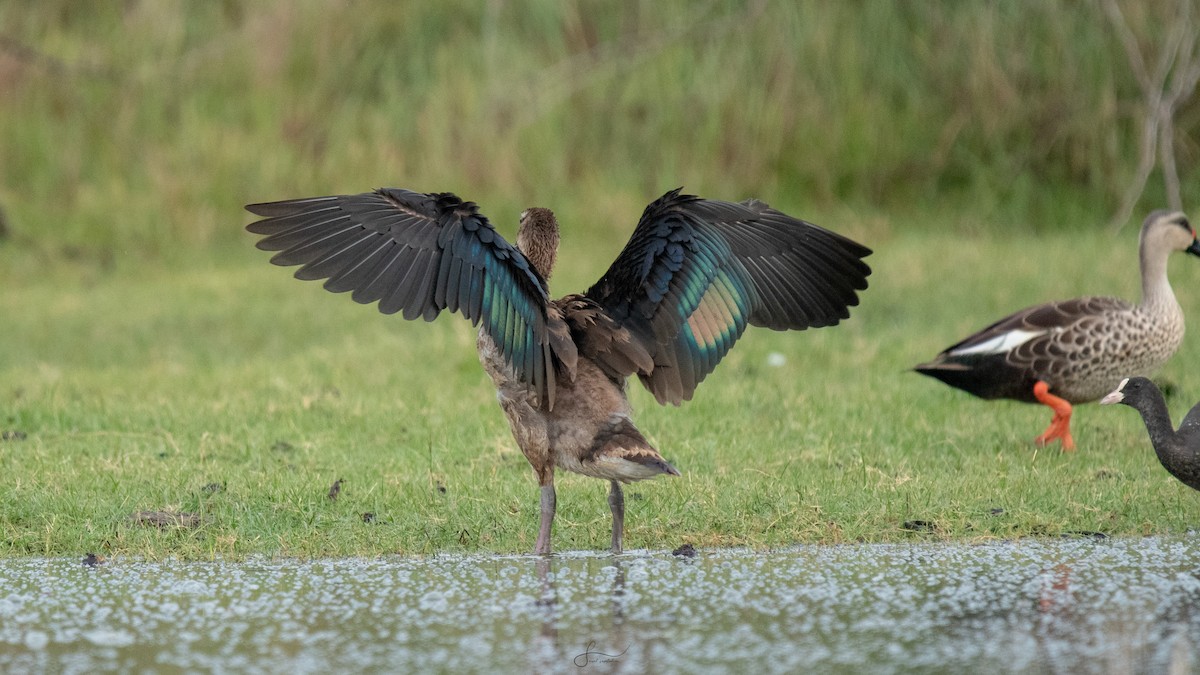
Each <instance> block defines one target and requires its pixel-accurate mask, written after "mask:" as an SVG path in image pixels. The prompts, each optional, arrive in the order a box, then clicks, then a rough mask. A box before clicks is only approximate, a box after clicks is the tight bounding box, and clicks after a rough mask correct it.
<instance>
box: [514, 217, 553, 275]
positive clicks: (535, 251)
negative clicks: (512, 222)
mask: <svg viewBox="0 0 1200 675" xmlns="http://www.w3.org/2000/svg"><path fill="white" fill-rule="evenodd" d="M517 248H518V249H520V250H521V253H523V254H525V257H526V258H527V259H528V260H529V262H530V263H531V264H532V265H533V269H534V270H536V271H537V273H538V274H540V275H541V277H542V278H543V279H545V280H546V281H549V280H550V274H551V273H552V272H553V271H554V261H555V260H556V259H557V257H558V220H557V219H555V217H554V212H553V211H551V210H550V209H543V208H541V207H537V206H535V207H532V208H528V209H525V210H524V211H522V212H521V227H520V229H518V230H517Z"/></svg>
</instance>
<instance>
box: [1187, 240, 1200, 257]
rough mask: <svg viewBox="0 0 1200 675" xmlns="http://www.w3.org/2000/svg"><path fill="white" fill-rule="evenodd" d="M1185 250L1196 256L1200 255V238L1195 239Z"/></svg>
mask: <svg viewBox="0 0 1200 675" xmlns="http://www.w3.org/2000/svg"><path fill="white" fill-rule="evenodd" d="M1184 250H1185V251H1186V252H1188V253H1191V254H1192V255H1194V256H1200V239H1193V240H1192V245H1191V246H1189V247H1187V248H1186V249H1184Z"/></svg>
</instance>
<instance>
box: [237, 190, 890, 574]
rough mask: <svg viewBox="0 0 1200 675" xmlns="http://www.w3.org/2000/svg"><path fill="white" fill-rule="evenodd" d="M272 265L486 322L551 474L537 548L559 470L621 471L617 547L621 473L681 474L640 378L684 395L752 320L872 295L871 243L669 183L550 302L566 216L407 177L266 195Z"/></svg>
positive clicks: (780, 322)
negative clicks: (641, 401)
mask: <svg viewBox="0 0 1200 675" xmlns="http://www.w3.org/2000/svg"><path fill="white" fill-rule="evenodd" d="M246 208H247V210H249V211H250V212H252V213H254V214H257V215H259V216H264V217H265V218H266V219H265V220H260V221H258V222H255V223H252V224H250V225H249V226H247V229H248V230H250V231H251V232H253V233H255V234H260V235H265V238H264V239H262V240H260V241H259V242H258V247H259V248H260V249H264V250H268V251H280V253H278V254H276V255H275V256H274V257H273V258H272V259H271V262H273V263H275V264H277V265H303V266H302V267H301V268H300V269H299V270H297V272H296V277H297V278H299V279H328V281H326V282H325V288H326V289H328V290H330V291H333V292H336V293H340V292H346V291H350V292H351V297H352V298H353V299H354V300H356V301H358V302H360V303H371V302H376V301H378V302H379V310H380V311H381V312H384V313H385V314H391V313H394V312H401V313H402V314H403V316H404V318H406V319H416V318H418V317H420V318H423V319H425V320H426V321H432V320H433V319H434V317H436V316H437V315H438V314H439V313H440V312H441V311H442V310H443V309H448V310H450V311H452V312H459V313H461V314H462V315H463V316H465V317H466V318H467V319H469V320H470V321H471V322H472V323H473V324H476V325H478V326H479V339H478V341H477V347H478V350H479V358H480V360H481V361H482V362H483V366H484V369H485V370H486V371H487V373H488V374H489V375H490V376H491V378H492V381H493V382H494V383H495V385H496V389H497V398H498V399H499V402H500V407H501V408H502V409H503V410H504V413H505V415H506V416H507V417H508V421H509V424H510V426H511V427H512V433H513V436H514V437H515V439H516V441H517V445H519V446H520V448H521V451H522V452H523V453H524V454H525V457H526V458H527V459H528V460H529V463H530V464H532V465H533V470H534V473H535V474H536V475H537V479H538V483H539V484H540V485H541V526H540V528H539V529H538V536H537V543H536V545H535V547H534V552H535V553H539V554H547V553H549V552H550V529H551V524H552V522H553V519H554V509H555V493H554V469H555V467H558V468H562V469H566V470H568V471H574V472H576V473H581V474H584V475H587V476H594V477H596V478H601V479H604V480H608V481H609V482H610V483H611V488H610V492H609V496H608V503H609V507H610V509H611V510H612V517H613V530H612V550H613V551H614V552H620V551H621V544H622V532H623V525H624V513H625V510H624V497H623V494H622V491H621V483H628V482H631V481H636V480H642V479H645V478H652V477H654V476H657V475H659V474H670V475H676V476H677V475H679V472H678V471H676V470H675V468H674V467H672V466H671V465H670V464H668V463H667V462H666V461H665V460H664V459H663V457H662V455H660V454H659V452H658V450H656V449H655V448H654V447H653V446H652V445H651V444H650V443H649V442H648V441H647V440H646V438H645V437H644V436H643V435H642V433H641V432H640V431H639V430H638V429H637V427H635V426H634V424H633V419H632V411H631V409H630V406H629V402H628V401H627V400H626V397H625V380H626V378H627V377H629V376H631V375H637V376H638V378H639V379H640V380H641V381H642V384H644V385H645V386H646V388H647V389H649V390H650V391H651V392H652V393H653V394H654V396H655V398H656V399H658V401H659V403H662V404H666V403H673V404H676V405H678V404H679V403H680V402H682V401H684V400H688V399H691V398H692V394H693V392H694V391H695V389H696V385H698V384H699V383H700V382H701V381H702V380H703V379H704V378H705V376H707V375H708V374H709V373H710V372H712V370H713V369H714V368H715V367H716V365H717V363H718V362H719V361H720V360H721V358H722V357H723V356H725V354H726V353H727V352H728V351H729V349H730V348H731V347H732V346H733V343H734V342H735V341H736V340H737V339H738V337H740V336H741V334H742V332H743V331H744V330H745V329H746V327H747V326H748V325H756V326H765V327H767V328H772V329H775V330H788V329H795V330H802V329H804V328H815V327H819V326H829V325H833V324H836V323H837V322H838V321H839V320H841V319H844V318H846V317H848V316H849V309H848V308H849V307H850V306H853V305H857V304H858V295H857V293H856V292H857V291H861V290H863V289H865V288H866V287H867V276H868V275H869V274H870V271H871V270H870V268H869V267H868V266H867V265H866V264H865V263H864V262H863V261H862V260H861V259H862V258H864V257H866V256H867V255H868V254H870V253H871V251H870V249H868V248H866V247H864V246H861V245H859V244H857V243H855V242H853V241H851V240H850V239H847V238H845V237H843V236H841V235H838V234H835V233H833V232H830V231H828V230H825V229H822V228H820V227H817V226H816V225H813V224H811V223H808V222H805V221H803V220H799V219H796V218H792V217H791V216H788V215H786V214H784V213H781V212H779V211H776V210H775V209H772V208H770V207H769V206H767V205H766V204H764V203H762V202H759V201H755V200H749V201H746V202H743V203H740V204H734V203H729V202H721V201H712V200H706V199H700V198H698V197H694V196H689V195H684V194H680V191H679V190H673V191H671V192H668V193H667V194H666V195H664V196H663V197H662V198H660V199H658V200H657V201H655V202H654V203H652V204H650V205H649V206H648V207H647V208H646V210H645V213H643V215H642V218H641V221H640V222H639V223H638V225H637V227H636V228H635V229H634V232H633V235H632V237H631V238H630V240H629V243H628V244H626V246H625V248H624V250H623V251H622V252H621V253H620V255H619V256H617V259H616V261H614V262H613V263H612V265H611V266H610V267H609V269H608V271H607V272H605V274H604V276H603V277H601V278H600V280H599V281H598V282H596V284H595V285H594V286H592V287H591V288H590V289H589V290H588V291H587V292H586V293H583V294H579V295H568V296H566V297H563V298H561V299H559V300H550V298H549V295H548V284H547V282H548V281H549V279H550V275H551V273H552V272H553V269H554V261H555V256H556V253H557V250H558V241H559V233H558V222H557V221H556V220H555V217H554V214H553V213H551V212H550V210H548V209H544V208H531V209H528V210H526V211H525V212H524V213H522V214H521V222H520V229H519V230H518V232H517V245H516V247H513V246H512V245H510V244H509V243H508V242H506V241H505V240H504V239H503V238H502V237H501V236H500V235H499V234H497V233H496V231H495V230H494V229H493V227H492V225H491V223H489V222H488V220H487V218H485V217H484V216H483V215H481V214H480V213H479V211H478V209H477V207H476V206H475V204H473V203H471V202H464V201H462V200H461V199H459V198H458V197H456V196H455V195H453V194H450V193H445V192H443V193H434V194H423V193H419V192H412V191H409V190H403V189H395V188H388V189H379V190H376V191H374V192H371V193H366V194H359V195H344V196H334V197H317V198H312V199H295V200H288V201H281V202H274V203H268V204H252V205H249V206H247V207H246Z"/></svg>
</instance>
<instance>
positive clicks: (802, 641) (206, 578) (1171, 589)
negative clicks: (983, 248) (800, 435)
mask: <svg viewBox="0 0 1200 675" xmlns="http://www.w3.org/2000/svg"><path fill="white" fill-rule="evenodd" d="M1197 645H1200V537H1189V538H1185V539H1153V538H1152V539H1137V540H1104V541H1093V540H1064V541H1022V542H1016V543H994V544H986V545H943V544H912V545H857V546H811V547H810V546H806V547H798V548H793V549H787V550H782V551H776V552H771V553H755V552H748V551H738V550H720V551H703V550H701V551H699V552H698V555H697V556H696V557H695V558H684V557H674V556H672V555H671V554H669V553H663V552H655V553H646V552H640V553H632V554H626V555H624V556H616V557H614V556H610V555H606V554H605V555H601V554H566V555H559V556H555V557H554V558H553V559H551V560H544V559H538V558H534V557H524V556H502V557H495V556H479V555H473V556H464V555H441V556H434V557H427V558H399V557H392V558H383V559H377V560H333V561H312V562H298V561H278V562H277V561H269V562H268V561H257V562H248V563H237V564H235V563H186V564H185V563H167V564H157V563H144V562H135V561H119V560H118V561H110V562H107V563H105V564H103V565H100V566H98V567H89V566H86V565H84V564H82V563H81V562H80V560H79V559H71V560H63V559H18V560H8V561H0V672H6V673H7V672H38V671H42V672H66V673H74V672H90V671H122V672H154V671H178V670H180V669H183V670H192V671H206V672H211V671H218V672H220V671H228V672H239V673H255V672H288V673H311V672H359V671H374V672H381V671H382V672H497V671H501V672H503V671H509V672H535V671H536V672H565V673H585V672H595V673H605V672H701V671H708V672H722V671H726V672H754V673H772V672H797V671H814V670H819V671H821V672H830V671H833V672H868V671H869V672H872V673H876V672H906V671H920V672H965V671H967V670H968V669H969V670H971V671H974V672H1033V673H1037V672H1071V673H1078V672H1097V673H1100V672H1103V673H1109V672H1181V673H1185V672H1195V671H1197V668H1200V661H1198V654H1197Z"/></svg>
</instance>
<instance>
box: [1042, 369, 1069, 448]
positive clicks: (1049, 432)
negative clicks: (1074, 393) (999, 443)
mask: <svg viewBox="0 0 1200 675" xmlns="http://www.w3.org/2000/svg"><path fill="white" fill-rule="evenodd" d="M1033 395H1034V397H1035V398H1037V400H1038V402H1039V403H1041V404H1042V405H1046V406H1049V407H1050V409H1051V410H1053V411H1054V418H1053V419H1051V420H1050V426H1048V427H1046V430H1045V431H1044V432H1042V435H1041V436H1038V437H1037V438H1035V439H1033V442H1034V443H1036V444H1037V445H1039V446H1045V445H1047V444H1049V443H1050V442H1051V441H1054V440H1059V439H1061V440H1062V449H1063V451H1064V452H1072V451H1074V450H1075V440H1074V439H1073V438H1071V404H1070V402H1068V401H1067V400H1066V399H1064V398H1059V397H1058V396H1055V395H1054V394H1051V393H1050V385H1048V384H1046V383H1045V382H1042V381H1041V380H1038V382H1037V384H1035V385H1033Z"/></svg>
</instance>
